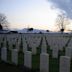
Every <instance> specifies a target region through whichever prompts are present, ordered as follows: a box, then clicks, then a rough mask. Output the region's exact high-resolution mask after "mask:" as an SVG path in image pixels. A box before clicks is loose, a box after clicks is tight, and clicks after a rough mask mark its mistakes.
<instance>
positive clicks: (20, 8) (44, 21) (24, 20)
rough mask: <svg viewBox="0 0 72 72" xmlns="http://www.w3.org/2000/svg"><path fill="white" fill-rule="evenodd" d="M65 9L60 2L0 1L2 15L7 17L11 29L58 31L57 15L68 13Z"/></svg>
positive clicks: (34, 0) (40, 0)
mask: <svg viewBox="0 0 72 72" xmlns="http://www.w3.org/2000/svg"><path fill="white" fill-rule="evenodd" d="M62 3H63V2H62ZM64 8H65V7H64ZM64 8H63V9H62V7H61V6H60V5H59V4H58V0H0V13H3V14H5V15H6V16H7V20H8V22H9V23H10V28H11V29H23V28H28V27H33V28H36V29H45V30H47V29H49V30H56V27H55V21H56V18H57V15H58V14H59V13H60V12H61V11H65V12H66V10H65V9H64ZM66 13H68V12H66ZM70 14H71V13H70Z"/></svg>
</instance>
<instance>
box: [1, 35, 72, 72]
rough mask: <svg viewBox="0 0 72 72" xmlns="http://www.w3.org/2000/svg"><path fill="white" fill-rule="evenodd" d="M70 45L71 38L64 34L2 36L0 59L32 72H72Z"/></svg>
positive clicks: (71, 49)
mask: <svg viewBox="0 0 72 72" xmlns="http://www.w3.org/2000/svg"><path fill="white" fill-rule="evenodd" d="M71 43H72V37H71V36H70V35H64V34H63V35H62V34H59V35H58V34H53V35H51V34H5V35H4V34H3V35H0V57H1V58H0V59H1V60H3V61H5V62H7V63H10V64H16V65H23V66H26V67H28V68H30V69H32V70H33V71H34V72H68V71H69V72H72V44H71ZM64 58H65V59H64ZM64 62H66V63H64ZM64 64H66V65H65V67H66V68H65V69H64V68H63V67H62V66H64Z"/></svg>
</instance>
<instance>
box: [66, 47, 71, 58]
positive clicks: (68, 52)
mask: <svg viewBox="0 0 72 72" xmlns="http://www.w3.org/2000/svg"><path fill="white" fill-rule="evenodd" d="M65 55H66V56H69V57H70V58H72V48H71V47H69V48H66V51H65Z"/></svg>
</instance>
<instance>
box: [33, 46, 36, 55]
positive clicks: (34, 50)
mask: <svg viewBox="0 0 72 72" xmlns="http://www.w3.org/2000/svg"><path fill="white" fill-rule="evenodd" d="M36 53H37V48H36V47H32V54H34V55H35V54H36Z"/></svg>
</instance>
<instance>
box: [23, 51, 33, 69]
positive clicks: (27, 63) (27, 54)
mask: <svg viewBox="0 0 72 72" xmlns="http://www.w3.org/2000/svg"><path fill="white" fill-rule="evenodd" d="M24 66H26V67H28V68H32V52H30V51H26V52H25V54H24Z"/></svg>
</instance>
